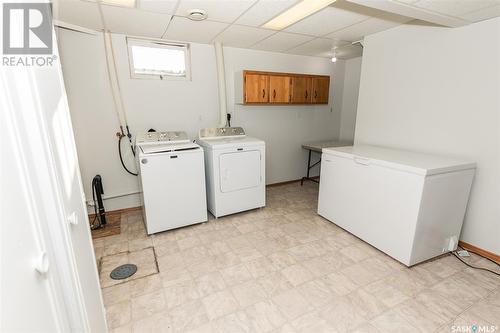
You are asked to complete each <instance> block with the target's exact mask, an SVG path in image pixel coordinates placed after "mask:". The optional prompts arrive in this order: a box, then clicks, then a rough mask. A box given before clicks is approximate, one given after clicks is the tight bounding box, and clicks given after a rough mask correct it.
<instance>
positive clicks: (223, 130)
mask: <svg viewBox="0 0 500 333" xmlns="http://www.w3.org/2000/svg"><path fill="white" fill-rule="evenodd" d="M243 136H245V130H244V129H243V127H211V128H202V129H201V130H200V133H199V137H200V139H209V138H220V137H243Z"/></svg>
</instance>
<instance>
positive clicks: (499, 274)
mask: <svg viewBox="0 0 500 333" xmlns="http://www.w3.org/2000/svg"><path fill="white" fill-rule="evenodd" d="M461 249H463V248H461ZM467 251H469V252H470V253H474V254H475V255H478V256H480V257H481V258H484V259H487V260H489V261H491V262H492V263H494V264H495V265H497V266H499V267H500V264H499V263H497V262H496V261H495V260H493V259H490V258H488V257H485V256H483V255H481V254H479V253H477V252H474V251H470V250H467ZM452 253H453V255H454V256H455V257H456V258H457V259H458V260H460V261H461V262H462V263H464V264H465V265H466V266H469V267H470V268H474V269H479V270H482V271H486V272H490V273H493V274H495V275H498V276H500V273H498V272H495V271H493V270H491V269H488V268H484V267H477V266H473V265H471V264H469V263H468V262H466V261H465V260H463V259H462V258H460V256H459V255H458V254H457V252H456V251H453V252H452Z"/></svg>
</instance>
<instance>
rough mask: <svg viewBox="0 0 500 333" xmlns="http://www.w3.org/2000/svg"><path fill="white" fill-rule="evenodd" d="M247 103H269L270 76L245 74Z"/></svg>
mask: <svg viewBox="0 0 500 333" xmlns="http://www.w3.org/2000/svg"><path fill="white" fill-rule="evenodd" d="M245 103H269V75H267V74H250V73H246V74H245Z"/></svg>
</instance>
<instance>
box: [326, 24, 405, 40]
mask: <svg viewBox="0 0 500 333" xmlns="http://www.w3.org/2000/svg"><path fill="white" fill-rule="evenodd" d="M403 23H404V21H402V20H401V21H395V20H386V19H381V18H371V19H368V20H365V21H363V22H359V23H356V24H354V25H351V26H349V27H347V28H344V29H341V30H337V31H335V32H333V33H331V34H328V35H327V36H326V37H328V38H333V39H340V40H347V41H350V42H354V41H357V40H360V39H362V38H363V37H365V36H368V35H371V34H374V33H376V32H380V31H384V30H387V29H390V28H394V27H396V26H398V25H401V24H403Z"/></svg>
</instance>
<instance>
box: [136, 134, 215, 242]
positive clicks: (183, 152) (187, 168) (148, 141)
mask: <svg viewBox="0 0 500 333" xmlns="http://www.w3.org/2000/svg"><path fill="white" fill-rule="evenodd" d="M136 156H137V170H138V171H139V182H140V185H141V187H142V194H141V196H142V204H143V215H144V222H145V224H146V231H147V233H148V234H149V235H150V234H154V233H157V232H161V231H165V230H170V229H175V228H179V227H183V226H187V225H191V224H196V223H200V222H205V221H207V201H206V189H205V163H204V155H203V148H202V147H200V146H199V145H197V144H196V143H193V142H191V141H190V140H189V139H188V137H187V135H186V133H185V132H148V133H142V134H139V135H137V137H136Z"/></svg>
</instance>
